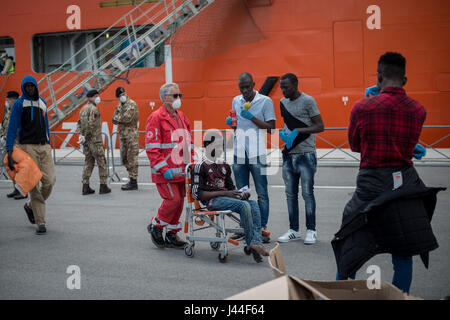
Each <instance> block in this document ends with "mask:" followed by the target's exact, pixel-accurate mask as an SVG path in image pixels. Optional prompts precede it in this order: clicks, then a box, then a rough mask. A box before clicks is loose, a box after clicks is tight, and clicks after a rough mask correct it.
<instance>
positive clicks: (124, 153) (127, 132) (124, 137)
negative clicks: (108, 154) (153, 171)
mask: <svg viewBox="0 0 450 320" xmlns="http://www.w3.org/2000/svg"><path fill="white" fill-rule="evenodd" d="M138 120H139V113H138V106H137V104H136V102H134V101H133V100H131V99H130V98H129V97H127V101H126V102H125V103H123V104H122V103H121V102H119V104H118V105H117V107H116V110H115V111H114V115H113V118H112V122H113V123H114V124H118V125H119V142H120V155H121V157H122V162H123V165H124V166H125V168H127V171H128V175H129V176H130V179H137V176H138V156H139V133H138Z"/></svg>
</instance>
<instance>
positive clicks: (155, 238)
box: [147, 224, 165, 248]
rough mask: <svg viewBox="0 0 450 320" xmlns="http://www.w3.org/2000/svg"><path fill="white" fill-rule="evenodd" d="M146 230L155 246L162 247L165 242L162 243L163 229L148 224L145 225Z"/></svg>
mask: <svg viewBox="0 0 450 320" xmlns="http://www.w3.org/2000/svg"><path fill="white" fill-rule="evenodd" d="M147 230H148V233H150V235H151V236H152V242H153V244H154V245H155V246H157V247H158V248H164V247H165V243H164V238H163V229H162V228H158V227H155V226H152V225H151V224H149V225H148V226H147Z"/></svg>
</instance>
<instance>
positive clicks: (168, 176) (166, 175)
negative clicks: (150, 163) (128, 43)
mask: <svg viewBox="0 0 450 320" xmlns="http://www.w3.org/2000/svg"><path fill="white" fill-rule="evenodd" d="M163 176H164V178H166V179H167V180H170V179H173V171H172V169H168V170H166V172H164V174H163Z"/></svg>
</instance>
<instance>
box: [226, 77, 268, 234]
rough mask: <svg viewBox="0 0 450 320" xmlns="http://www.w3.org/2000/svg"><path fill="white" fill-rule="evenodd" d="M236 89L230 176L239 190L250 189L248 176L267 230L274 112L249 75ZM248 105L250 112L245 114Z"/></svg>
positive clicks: (240, 79)
mask: <svg viewBox="0 0 450 320" xmlns="http://www.w3.org/2000/svg"><path fill="white" fill-rule="evenodd" d="M238 86H239V91H240V92H241V95H239V96H236V97H234V99H233V104H232V108H233V110H236V115H237V127H232V128H233V129H235V139H234V162H233V172H234V177H235V181H236V186H237V188H238V189H241V188H242V187H244V186H246V185H247V186H249V183H250V173H251V175H252V177H253V182H254V184H255V189H256V193H257V194H258V205H259V208H260V211H261V226H262V228H263V229H266V228H267V222H268V219H269V196H268V191H267V176H266V166H267V164H266V155H267V152H266V134H267V132H268V133H271V130H272V129H275V120H276V117H275V111H274V108H273V102H272V99H270V98H269V97H267V96H265V95H262V94H259V93H258V91H255V90H254V87H255V82H254V81H253V77H252V76H251V74H249V73H242V74H241V75H240V76H239V80H238ZM248 102H250V108H249V109H248V110H245V109H246V108H244V105H245V104H246V103H248ZM227 124H228V125H230V126H231V118H228V119H227ZM236 237H237V236H236ZM269 241H270V239H269V238H268V237H267V236H264V237H263V242H264V243H267V242H269Z"/></svg>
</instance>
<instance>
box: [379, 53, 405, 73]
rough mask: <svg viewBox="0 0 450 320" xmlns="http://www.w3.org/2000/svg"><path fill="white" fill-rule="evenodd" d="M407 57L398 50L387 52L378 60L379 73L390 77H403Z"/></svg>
mask: <svg viewBox="0 0 450 320" xmlns="http://www.w3.org/2000/svg"><path fill="white" fill-rule="evenodd" d="M405 72H406V59H405V57H404V56H402V55H401V54H400V53H398V52H386V53H385V54H383V55H382V56H381V57H380V59H379V60H378V73H379V74H381V75H382V76H383V77H385V78H388V79H403V77H404V76H405Z"/></svg>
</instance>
